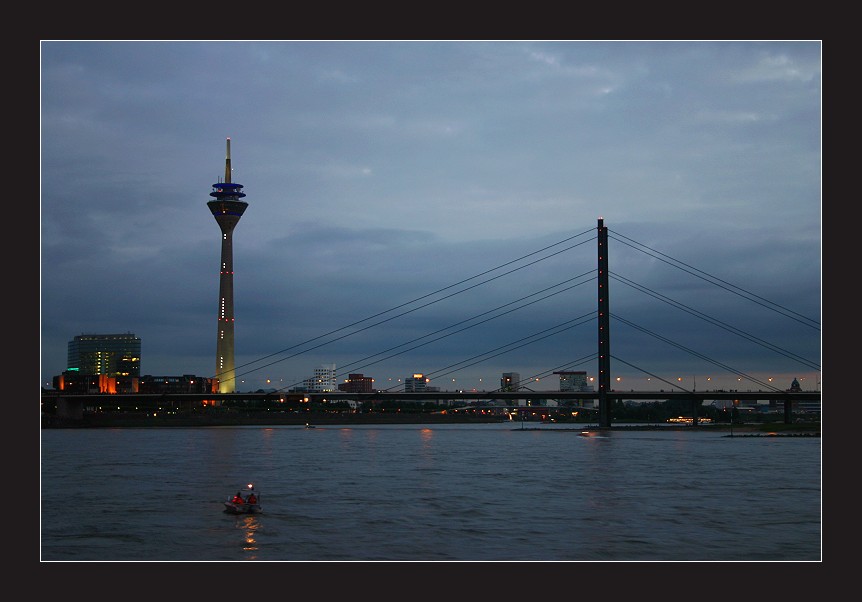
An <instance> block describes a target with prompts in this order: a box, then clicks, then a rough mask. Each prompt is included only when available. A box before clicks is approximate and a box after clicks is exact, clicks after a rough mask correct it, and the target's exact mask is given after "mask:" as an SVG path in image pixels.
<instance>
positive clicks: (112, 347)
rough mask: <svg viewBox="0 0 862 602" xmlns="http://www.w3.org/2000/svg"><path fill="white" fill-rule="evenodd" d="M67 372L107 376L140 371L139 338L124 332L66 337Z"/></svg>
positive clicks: (131, 375) (125, 374)
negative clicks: (68, 338) (70, 338)
mask: <svg viewBox="0 0 862 602" xmlns="http://www.w3.org/2000/svg"><path fill="white" fill-rule="evenodd" d="M66 363H67V367H66V371H67V372H77V373H78V374H86V375H99V374H103V375H105V376H108V377H114V378H116V377H138V376H140V375H141V339H140V338H139V337H136V336H135V335H134V334H132V333H131V332H127V333H125V334H81V335H78V336H76V337H75V338H74V339H72V340H71V341H69V346H68V352H67V360H66Z"/></svg>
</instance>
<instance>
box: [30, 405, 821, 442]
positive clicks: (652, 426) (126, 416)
mask: <svg viewBox="0 0 862 602" xmlns="http://www.w3.org/2000/svg"><path fill="white" fill-rule="evenodd" d="M502 422H511V421H509V420H508V419H507V418H505V417H502V416H491V415H482V414H478V415H477V414H469V413H462V412H458V413H446V414H443V413H431V412H363V413H354V412H302V413H294V412H238V411H222V410H220V411H213V412H209V411H203V412H193V413H188V414H182V415H179V414H161V415H153V414H146V413H139V412H100V413H94V414H85V415H84V416H83V417H82V418H80V419H62V418H58V417H56V416H50V415H43V416H42V428H125V427H128V428H150V427H159V428H170V427H219V426H291V425H296V426H305V425H309V426H354V425H369V424H494V423H497V424H499V423H502ZM542 424H543V423H540V422H535V421H528V422H526V423H519V422H512V425H513V428H524V429H525V430H528V429H542V428H543V427H542ZM611 428H614V429H626V430H690V429H693V428H695V429H702V430H708V431H717V432H727V433H728V434H734V435H737V434H738V435H757V436H761V435H762V436H791V435H800V436H817V437H819V436H820V423H819V422H805V423H792V424H785V423H783V422H769V423H744V424H734V425H732V426H731V425H730V424H722V423H718V424H716V423H709V424H699V425H698V426H692V425H690V424H656V423H644V424H632V423H625V424H612V426H611ZM545 430H547V429H545ZM554 430H561V431H565V430H573V431H599V430H602V427H599V426H598V425H596V424H595V423H577V422H572V423H555V429H554Z"/></svg>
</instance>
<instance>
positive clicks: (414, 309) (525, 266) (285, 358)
mask: <svg viewBox="0 0 862 602" xmlns="http://www.w3.org/2000/svg"><path fill="white" fill-rule="evenodd" d="M584 234H585V233H584V232H582V233H581V234H578V235H576V236H573V237H569V238H567V239H565V240H562V241H560V242H557V243H554V244H553V245H549V246H547V247H545V248H544V249H540V250H538V251H534V252H533V253H529V254H527V255H524V256H522V257H520V258H518V259H515V260H513V261H510V262H507V263H504V264H501V265H499V266H497V267H495V268H492V269H490V270H486V271H484V272H482V273H480V274H477V275H475V276H471V277H470V278H466V279H464V280H461V281H460V282H456V283H455V284H451V285H449V286H446V287H443V288H441V289H438V290H436V291H434V292H432V293H428V294H427V295H423V296H421V297H417V298H415V299H413V300H412V301H407V302H406V303H402V304H400V305H397V306H395V307H392V308H390V309H387V310H385V311H382V312H379V313H377V314H374V315H373V316H369V317H367V318H363V319H362V320H357V321H356V322H353V323H351V324H348V325H346V326H342V327H341V328H337V329H335V330H331V331H329V332H327V333H325V334H322V335H320V336H317V337H314V338H311V339H307V340H306V341H303V342H301V343H297V344H296V345H293V346H291V347H287V348H285V349H282V350H281V351H276V352H275V353H271V354H269V355H266V356H264V357H261V358H258V359H256V360H253V361H251V362H247V363H245V364H243V365H242V366H237V368H246V367H248V366H252V365H254V364H256V363H258V362H262V361H264V360H267V359H269V358H272V357H276V356H278V355H281V354H282V353H287V352H288V351H290V350H292V349H297V348H299V347H302V346H303V345H307V344H309V343H312V342H314V341H318V340H320V339H323V338H325V337H328V336H331V335H333V334H337V333H339V332H342V331H344V330H347V329H348V328H352V327H353V326H357V325H359V324H362V323H364V322H367V321H369V320H372V319H374V318H377V317H380V316H383V315H385V314H387V313H390V312H393V311H395V310H397V309H400V308H403V307H407V306H408V305H411V304H413V303H416V302H418V301H420V300H422V299H427V298H428V297H433V296H434V295H437V294H439V293H441V292H443V291H446V290H449V289H451V288H454V287H456V286H459V285H461V284H464V283H466V282H469V281H470V280H475V279H476V278H479V277H480V276H484V275H486V274H489V273H491V272H494V271H496V270H499V269H500V268H503V267H505V266H508V265H511V264H513V263H517V262H518V261H522V260H523V259H526V258H527V257H531V256H533V255H536V254H537V253H541V252H542V251H545V250H547V249H550V248H553V247H555V246H558V245H560V244H563V243H565V242H568V241H570V240H572V239H573V238H577V237H579V236H583V235H584ZM587 242H589V240H587V241H583V242H580V243H577V244H574V245H571V246H568V247H566V248H564V249H561V250H558V251H555V252H554V253H551V254H549V255H546V256H544V257H542V258H540V259H536V260H534V261H531V262H529V263H526V264H524V265H522V266H519V267H517V268H513V269H511V270H509V271H507V272H503V273H502V274H498V275H496V276H493V277H491V278H488V279H487V280H483V281H482V282H479V283H477V284H473V285H471V286H468V287H466V288H463V289H461V290H458V291H456V292H453V293H450V294H448V295H445V296H443V297H440V298H439V299H435V300H433V301H429V302H427V303H424V304H422V305H420V306H418V307H414V308H412V309H408V310H406V311H403V312H401V313H399V314H397V315H394V316H390V317H388V318H386V319H384V320H380V321H379V322H375V323H374V324H369V325H367V326H364V327H363V328H359V329H357V330H353V331H351V332H349V333H347V334H344V335H342V336H339V337H336V338H334V339H330V340H328V341H325V342H323V343H320V344H318V345H315V346H314V347H309V348H306V349H303V350H302V351H297V352H296V353H293V354H291V355H289V356H287V357H283V358H280V359H278V360H275V361H273V362H270V363H268V364H264V365H262V366H257V367H256V368H253V369H251V370H248V371H246V372H243V373H242V374H240V375H237V376H243V375H246V374H251V373H253V372H257V371H258V370H262V369H264V368H268V367H269V366H273V365H275V364H278V363H280V362H283V361H286V360H288V359H291V358H293V357H296V356H298V355H302V354H304V353H307V352H309V351H313V350H314V349H319V348H320V347H324V346H326V345H329V344H330V343H334V342H335V341H340V340H342V339H345V338H347V337H350V336H353V335H354V334H358V333H360V332H363V331H366V330H369V329H370V328H373V327H375V326H380V325H381V324H385V323H387V322H390V321H392V320H395V319H396V318H400V317H402V316H405V315H407V314H410V313H413V312H415V311H418V310H420V309H424V308H425V307H428V306H430V305H434V304H435V303H440V302H441V301H444V300H446V299H449V298H451V297H454V296H456V295H460V294H461V293H464V292H467V291H469V290H472V289H474V288H478V287H480V286H482V285H483V284H487V283H489V282H492V281H494V280H498V279H499V278H502V277H504V276H508V275H509V274H512V273H514V272H517V271H519V270H523V269H524V268H527V267H530V266H532V265H535V264H537V263H540V262H542V261H545V260H546V259H550V258H551V257H554V256H556V255H560V254H561V253H565V252H566V251H570V250H572V249H574V248H577V247H579V246H581V245H583V244H586V243H587ZM587 273H589V272H587ZM570 280H574V278H572V279H570ZM567 282H568V281H567ZM551 288H553V287H551Z"/></svg>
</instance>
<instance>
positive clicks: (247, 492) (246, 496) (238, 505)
mask: <svg viewBox="0 0 862 602" xmlns="http://www.w3.org/2000/svg"><path fill="white" fill-rule="evenodd" d="M224 511H225V512H228V513H230V514H257V513H259V512H262V509H261V507H260V493H259V492H258V491H257V490H256V489H255V488H254V484H252V483H249V484H248V485H247V486H246V488H245V489H240V490H239V491H237V492H236V494H235V495H232V496H231V497H230V498H228V500H227V501H226V502H225V503H224Z"/></svg>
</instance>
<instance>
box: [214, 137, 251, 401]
mask: <svg viewBox="0 0 862 602" xmlns="http://www.w3.org/2000/svg"><path fill="white" fill-rule="evenodd" d="M210 196H211V197H213V198H214V200H212V201H209V202H208V203H207V207H209V209H210V211H211V212H212V214H213V217H214V218H215V220H216V222H218V225H219V228H221V264H220V265H221V267H220V271H219V294H218V334H217V337H216V370H215V378H217V379H218V382H219V385H218V391H219V393H231V392H233V391H236V365H235V361H234V309H233V229H234V228H235V227H236V225H237V223H239V219H240V218H241V217H242V214H243V213H245V210H246V207H248V203H246V202H245V201H243V200H240V199H242V197H244V196H245V193H244V192H242V185H241V184H236V183H234V182H232V181H231V166H230V138H228V139H227V154H226V156H225V166H224V182H217V183H215V184H213V191H212V192H211V193H210Z"/></svg>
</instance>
